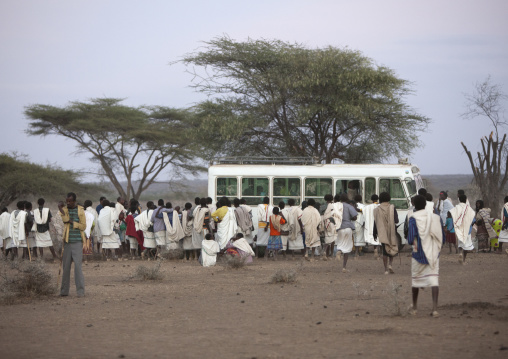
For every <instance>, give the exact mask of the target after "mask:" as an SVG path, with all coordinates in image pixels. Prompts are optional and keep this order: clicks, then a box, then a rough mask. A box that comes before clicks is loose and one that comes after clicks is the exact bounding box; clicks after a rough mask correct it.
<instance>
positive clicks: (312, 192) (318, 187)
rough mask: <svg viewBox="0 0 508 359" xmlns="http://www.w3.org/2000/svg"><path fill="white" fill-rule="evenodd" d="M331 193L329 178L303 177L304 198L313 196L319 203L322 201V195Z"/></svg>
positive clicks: (330, 180)
mask: <svg viewBox="0 0 508 359" xmlns="http://www.w3.org/2000/svg"><path fill="white" fill-rule="evenodd" d="M327 194H332V179H331V178H306V179H305V200H308V199H309V198H314V199H315V200H316V201H317V202H319V203H324V197H325V195H327Z"/></svg>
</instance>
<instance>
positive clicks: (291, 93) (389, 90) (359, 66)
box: [181, 37, 430, 163]
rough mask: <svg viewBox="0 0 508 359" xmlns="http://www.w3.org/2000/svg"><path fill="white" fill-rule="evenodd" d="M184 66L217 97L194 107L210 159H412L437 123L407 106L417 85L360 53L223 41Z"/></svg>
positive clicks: (195, 82)
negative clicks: (427, 131) (421, 137)
mask: <svg viewBox="0 0 508 359" xmlns="http://www.w3.org/2000/svg"><path fill="white" fill-rule="evenodd" d="M181 62H182V63H184V64H186V65H187V66H188V68H189V70H188V71H189V72H191V73H192V74H193V75H194V78H193V85H192V86H194V87H195V88H196V90H197V91H201V92H203V93H205V94H207V95H209V96H211V98H210V99H208V100H207V101H204V102H201V103H199V104H198V105H197V106H196V107H195V109H194V110H195V112H196V115H197V118H198V119H200V121H201V132H200V133H201V136H202V140H204V141H206V142H207V143H208V144H209V145H210V147H209V149H210V150H211V152H210V153H209V155H210V156H212V155H214V154H216V153H219V154H224V153H227V154H232V155H265V156H277V155H279V156H280V155H291V156H300V157H315V158H317V159H318V160H321V161H323V160H324V161H325V162H326V163H330V162H331V161H332V160H333V159H335V158H338V159H340V160H342V161H344V162H349V163H354V162H356V163H358V162H371V161H380V160H383V159H386V158H387V157H390V156H397V155H401V154H409V153H410V152H411V151H412V150H413V149H414V148H415V147H416V146H418V145H419V141H418V138H417V135H418V132H419V131H422V130H425V129H426V126H427V124H428V123H429V121H430V120H429V119H428V118H427V117H425V116H422V115H419V114H417V113H416V111H415V110H413V109H412V108H411V107H409V106H408V105H407V104H406V103H405V102H404V98H405V97H406V96H407V95H409V94H411V93H412V91H411V89H410V85H411V84H410V83H409V82H408V81H406V80H403V79H400V78H398V77H397V76H396V75H395V73H394V71H393V70H391V69H389V68H387V67H384V66H377V65H375V64H374V63H373V61H372V60H371V59H369V58H367V57H365V56H363V55H362V54H361V53H360V52H358V51H353V50H349V49H339V48H335V47H327V48H323V49H308V48H305V47H304V46H302V45H299V44H290V43H286V42H282V41H277V40H274V41H267V40H258V41H255V40H250V39H249V40H248V41H246V42H236V41H234V40H232V39H230V38H228V37H220V38H216V39H213V40H211V41H209V42H205V47H204V50H203V51H198V52H195V53H191V54H188V55H186V56H184V58H183V59H182V60H181ZM211 129H213V131H211Z"/></svg>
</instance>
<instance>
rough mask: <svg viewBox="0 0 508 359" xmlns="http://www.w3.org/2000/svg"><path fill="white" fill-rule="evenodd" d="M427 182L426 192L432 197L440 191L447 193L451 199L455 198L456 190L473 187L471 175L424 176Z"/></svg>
mask: <svg viewBox="0 0 508 359" xmlns="http://www.w3.org/2000/svg"><path fill="white" fill-rule="evenodd" d="M423 178H424V179H425V180H427V187H428V188H427V190H428V191H429V192H430V193H432V194H433V195H434V196H437V194H438V193H439V192H441V191H448V194H449V195H450V196H452V197H453V198H455V197H456V194H457V190H459V189H463V190H466V193H467V192H468V191H467V189H470V188H472V187H474V184H473V179H474V177H473V175H472V174H471V175H464V174H461V175H426V176H423Z"/></svg>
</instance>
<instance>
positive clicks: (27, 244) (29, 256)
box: [26, 237, 32, 262]
mask: <svg viewBox="0 0 508 359" xmlns="http://www.w3.org/2000/svg"><path fill="white" fill-rule="evenodd" d="M26 247H27V248H28V258H29V259H30V262H31V261H32V255H31V254H30V243H28V237H26Z"/></svg>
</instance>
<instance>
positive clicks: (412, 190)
mask: <svg viewBox="0 0 508 359" xmlns="http://www.w3.org/2000/svg"><path fill="white" fill-rule="evenodd" d="M404 181H405V182H406V187H407V191H408V193H409V197H413V196H415V195H416V191H417V189H416V181H415V180H414V179H411V178H406V179H405V180H404Z"/></svg>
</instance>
